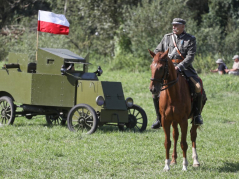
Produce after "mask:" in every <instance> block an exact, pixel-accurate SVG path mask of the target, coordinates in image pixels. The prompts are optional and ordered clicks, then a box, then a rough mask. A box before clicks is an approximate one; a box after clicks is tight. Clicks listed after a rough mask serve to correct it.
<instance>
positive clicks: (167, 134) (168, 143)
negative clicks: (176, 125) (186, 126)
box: [162, 116, 171, 171]
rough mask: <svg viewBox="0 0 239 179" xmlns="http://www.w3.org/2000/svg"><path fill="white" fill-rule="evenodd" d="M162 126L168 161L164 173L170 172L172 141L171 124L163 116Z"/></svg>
mask: <svg viewBox="0 0 239 179" xmlns="http://www.w3.org/2000/svg"><path fill="white" fill-rule="evenodd" d="M162 126H163V129H164V134H165V142H164V147H165V150H166V160H165V166H164V171H169V170H170V167H169V165H170V159H169V150H170V148H171V140H170V126H171V123H170V122H168V121H165V117H163V116H162Z"/></svg>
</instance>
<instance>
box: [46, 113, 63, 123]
mask: <svg viewBox="0 0 239 179" xmlns="http://www.w3.org/2000/svg"><path fill="white" fill-rule="evenodd" d="M46 122H47V124H48V125H65V124H66V118H64V117H63V115H46Z"/></svg>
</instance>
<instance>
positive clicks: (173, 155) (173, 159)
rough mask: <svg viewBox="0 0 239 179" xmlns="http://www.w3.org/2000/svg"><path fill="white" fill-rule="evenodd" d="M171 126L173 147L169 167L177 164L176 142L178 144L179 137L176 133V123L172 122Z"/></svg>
mask: <svg viewBox="0 0 239 179" xmlns="http://www.w3.org/2000/svg"><path fill="white" fill-rule="evenodd" d="M172 126H173V140H174V146H173V154H172V161H171V165H173V164H177V161H176V160H177V158H178V156H177V142H178V136H179V132H178V123H177V122H175V121H174V122H173V123H172Z"/></svg>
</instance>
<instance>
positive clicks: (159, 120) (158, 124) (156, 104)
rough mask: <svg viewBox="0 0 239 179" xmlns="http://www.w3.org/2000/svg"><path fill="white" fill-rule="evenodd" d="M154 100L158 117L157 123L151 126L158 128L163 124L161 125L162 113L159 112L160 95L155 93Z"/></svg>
mask: <svg viewBox="0 0 239 179" xmlns="http://www.w3.org/2000/svg"><path fill="white" fill-rule="evenodd" d="M153 102H154V108H155V112H156V116H157V118H156V121H155V123H153V125H152V126H151V128H152V129H158V128H160V127H161V126H162V125H161V115H160V113H159V97H158V96H157V95H153Z"/></svg>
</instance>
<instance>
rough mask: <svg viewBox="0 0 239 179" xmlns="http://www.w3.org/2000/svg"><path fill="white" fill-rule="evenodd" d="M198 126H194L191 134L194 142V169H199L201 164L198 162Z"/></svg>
mask: <svg viewBox="0 0 239 179" xmlns="http://www.w3.org/2000/svg"><path fill="white" fill-rule="evenodd" d="M197 128H198V126H197V125H194V124H192V128H191V130H190V133H191V141H192V158H193V167H199V166H200V163H199V162H198V155H197V151H196V138H197Z"/></svg>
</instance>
